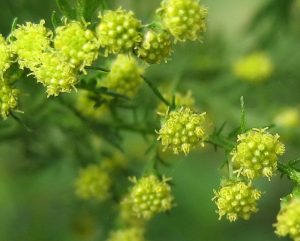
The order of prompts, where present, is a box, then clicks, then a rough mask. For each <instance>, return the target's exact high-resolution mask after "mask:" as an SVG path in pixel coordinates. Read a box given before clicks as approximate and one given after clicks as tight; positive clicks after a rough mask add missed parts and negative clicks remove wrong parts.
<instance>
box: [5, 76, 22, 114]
mask: <svg viewBox="0 0 300 241" xmlns="http://www.w3.org/2000/svg"><path fill="white" fill-rule="evenodd" d="M18 99H19V90H17V89H13V88H11V87H10V86H9V84H8V83H6V81H4V80H0V115H1V117H2V118H3V119H6V118H7V117H8V115H9V112H10V111H11V110H13V109H15V108H16V107H17V106H18Z"/></svg>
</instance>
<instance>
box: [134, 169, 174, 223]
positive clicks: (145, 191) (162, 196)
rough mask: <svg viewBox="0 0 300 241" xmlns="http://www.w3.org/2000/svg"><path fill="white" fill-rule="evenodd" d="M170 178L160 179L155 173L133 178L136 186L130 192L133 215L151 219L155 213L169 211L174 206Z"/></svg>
mask: <svg viewBox="0 0 300 241" xmlns="http://www.w3.org/2000/svg"><path fill="white" fill-rule="evenodd" d="M168 180H169V179H168V178H165V177H164V178H163V180H159V179H158V177H156V176H154V175H150V176H146V177H142V178H141V179H139V180H136V179H135V178H133V179H132V181H133V183H134V186H133V187H132V189H131V191H130V194H129V202H130V205H131V207H132V212H133V215H135V216H136V217H138V218H142V219H145V220H149V219H150V218H152V217H153V216H154V215H155V214H158V213H162V212H166V211H169V210H170V209H171V208H172V207H173V199H174V198H173V196H172V194H171V187H170V186H169V184H168V183H167V182H168Z"/></svg>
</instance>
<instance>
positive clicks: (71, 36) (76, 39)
mask: <svg viewBox="0 0 300 241" xmlns="http://www.w3.org/2000/svg"><path fill="white" fill-rule="evenodd" d="M55 32H56V36H55V38H54V47H55V49H57V50H58V51H59V52H60V53H62V55H63V56H64V57H65V58H66V61H69V62H70V64H71V65H73V66H74V67H79V69H81V70H82V69H83V68H84V67H85V66H90V65H91V64H92V63H93V61H94V60H95V59H96V58H97V56H98V49H99V46H98V45H99V44H98V41H97V38H96V37H95V36H94V33H93V32H92V31H91V30H89V29H87V26H86V25H84V24H82V23H80V22H76V21H72V22H70V23H66V25H64V26H61V27H58V28H56V29H55Z"/></svg>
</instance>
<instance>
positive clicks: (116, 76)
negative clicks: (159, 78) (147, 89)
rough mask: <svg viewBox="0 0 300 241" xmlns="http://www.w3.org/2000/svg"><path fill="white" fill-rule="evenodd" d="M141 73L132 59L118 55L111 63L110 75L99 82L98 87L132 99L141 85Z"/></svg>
mask: <svg viewBox="0 0 300 241" xmlns="http://www.w3.org/2000/svg"><path fill="white" fill-rule="evenodd" d="M142 73H143V69H142V68H140V67H139V66H138V63H137V61H136V60H135V59H134V58H133V57H131V56H126V55H123V54H120V55H118V57H117V58H116V60H115V61H114V62H113V63H112V65H111V68H110V73H108V74H107V76H106V77H105V78H104V79H103V80H102V81H101V82H100V85H101V86H104V87H107V88H108V89H110V90H113V91H115V92H116V93H118V94H121V95H125V96H128V97H131V98H132V97H134V96H135V95H136V94H137V92H138V90H139V89H140V87H141V84H142V83H143V80H142V77H141V74H142Z"/></svg>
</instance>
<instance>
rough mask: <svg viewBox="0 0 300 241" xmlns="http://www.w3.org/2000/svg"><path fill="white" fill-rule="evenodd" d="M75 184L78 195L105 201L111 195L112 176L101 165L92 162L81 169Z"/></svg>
mask: <svg viewBox="0 0 300 241" xmlns="http://www.w3.org/2000/svg"><path fill="white" fill-rule="evenodd" d="M75 185H76V194H77V196H78V197H80V198H83V199H96V200H99V201H103V200H104V199H106V198H107V197H108V196H109V191H110V188H111V178H110V176H109V174H108V173H107V172H106V171H105V170H104V169H103V168H102V167H101V165H96V164H91V165H89V166H88V167H86V168H84V169H82V170H81V171H80V173H79V177H78V179H77V181H76V184H75Z"/></svg>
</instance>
